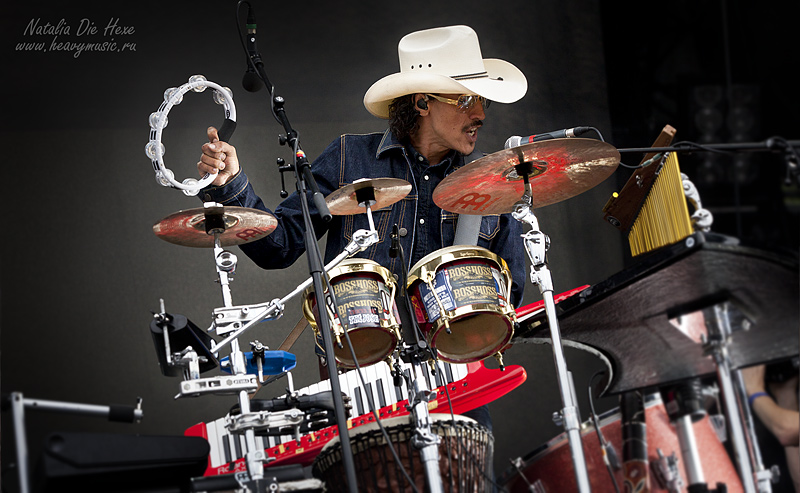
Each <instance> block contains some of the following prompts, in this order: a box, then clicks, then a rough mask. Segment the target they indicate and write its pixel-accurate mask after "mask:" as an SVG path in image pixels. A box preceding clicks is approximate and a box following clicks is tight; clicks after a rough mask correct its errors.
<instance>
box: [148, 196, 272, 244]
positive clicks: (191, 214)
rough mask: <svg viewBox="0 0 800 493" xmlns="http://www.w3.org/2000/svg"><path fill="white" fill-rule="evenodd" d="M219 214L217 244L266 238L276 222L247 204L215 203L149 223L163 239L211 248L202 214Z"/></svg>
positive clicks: (212, 236) (212, 237) (211, 236)
mask: <svg viewBox="0 0 800 493" xmlns="http://www.w3.org/2000/svg"><path fill="white" fill-rule="evenodd" d="M207 212H209V213H211V214H216V215H220V214H221V217H222V220H223V221H224V226H225V227H224V230H223V229H222V228H220V231H221V232H220V233H219V239H220V245H221V246H231V245H241V244H243V243H249V242H251V241H255V240H259V239H261V238H264V237H266V236H267V235H269V234H270V233H272V232H273V231H274V230H275V227H276V226H277V225H278V221H277V220H276V219H275V216H273V215H272V214H270V213H269V212H264V211H261V210H258V209H249V208H247V207H227V206H215V207H210V208H205V207H204V208H199V209H188V210H184V211H178V212H175V213H173V214H170V215H169V216H167V217H165V218H164V219H162V220H160V221H158V222H157V223H155V224H154V225H153V232H154V233H155V234H156V236H158V237H159V238H161V239H162V240H164V241H168V242H170V243H175V244H176V245H183V246H189V247H200V248H202V247H206V248H208V247H213V246H214V235H213V234H208V233H206V222H207V221H206V213H207Z"/></svg>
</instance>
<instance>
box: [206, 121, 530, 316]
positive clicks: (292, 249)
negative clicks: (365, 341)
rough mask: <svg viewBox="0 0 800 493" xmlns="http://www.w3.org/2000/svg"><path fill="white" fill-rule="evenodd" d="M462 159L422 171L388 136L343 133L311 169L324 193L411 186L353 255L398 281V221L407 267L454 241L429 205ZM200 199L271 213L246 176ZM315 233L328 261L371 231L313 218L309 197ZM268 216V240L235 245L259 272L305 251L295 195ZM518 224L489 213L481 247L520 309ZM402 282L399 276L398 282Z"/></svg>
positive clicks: (362, 220) (349, 219) (420, 162)
mask: <svg viewBox="0 0 800 493" xmlns="http://www.w3.org/2000/svg"><path fill="white" fill-rule="evenodd" d="M464 164H465V163H464V156H462V155H461V154H459V153H457V152H455V151H453V152H452V153H451V154H450V155H449V156H448V158H447V159H446V160H445V161H444V162H443V163H440V164H438V165H436V166H430V167H429V166H427V162H426V161H425V160H424V157H422V156H421V155H419V154H418V153H417V152H416V151H415V150H414V149H413V148H411V147H410V146H408V147H406V146H404V145H403V144H402V143H400V142H398V141H397V139H396V138H395V137H394V135H393V134H392V133H391V132H390V131H388V130H387V131H386V132H384V133H371V134H365V135H352V134H347V135H342V136H341V137H340V138H339V139H337V140H335V141H334V142H332V143H331V144H330V145H329V146H328V147H327V148H326V149H325V150H324V151H323V153H322V154H321V155H320V156H319V157H318V158H317V159H316V160H315V161H314V162H313V163H312V165H311V170H312V172H313V174H314V177H315V179H316V182H317V185H318V186H319V189H320V192H321V193H322V195H323V196H328V195H329V194H330V193H331V192H333V191H335V190H337V189H338V188H340V187H342V186H344V185H347V184H350V183H352V182H354V181H355V180H358V179H361V178H383V177H391V178H400V179H403V180H406V181H407V182H409V183H410V184H411V185H412V188H411V192H409V194H408V195H407V196H406V197H405V198H403V199H401V200H400V201H398V202H396V203H394V204H392V205H391V206H388V207H385V208H383V209H378V210H375V211H373V219H374V224H375V229H376V230H377V232H378V235H379V240H380V241H379V243H377V244H375V245H373V246H371V247H370V248H368V249H367V250H365V251H363V252H361V253H359V254H357V255H356V256H358V257H362V258H368V259H372V260H374V261H376V262H377V263H378V264H380V265H382V266H384V267H386V268H388V269H389V270H390V271H391V272H392V273H393V274H394V275H395V278H397V277H398V276H402V274H401V272H400V267H401V266H400V265H399V256H398V257H396V258H392V257H390V255H389V247H390V245H391V239H390V235H391V232H392V229H393V226H394V225H395V224H397V226H398V228H399V232H400V235H399V236H400V238H399V243H400V246H401V247H402V249H403V252H404V258H405V260H406V263H407V264H408V265H406V269H411V267H412V266H413V265H414V263H415V262H417V261H418V260H419V259H421V258H422V257H423V256H425V255H427V254H429V253H431V252H434V251H436V250H438V249H441V248H443V247H446V246H450V245H452V243H453V239H454V236H455V228H456V222H457V219H458V215H457V214H454V213H450V212H447V211H444V210H441V209H440V208H439V207H437V206H436V205H435V204H434V203H433V199H432V192H433V189H434V188H435V186H436V185H437V184H438V183H439V182H440V181H441V180H442V179H443V178H444V177H445V176H446V175H447V174H449V173H450V172H452V171H454V170H455V169H457V168H459V167H461V166H463V165H464ZM200 198H201V199H202V200H204V201H214V202H218V203H221V204H223V205H228V206H239V207H248V208H254V209H260V210H264V211H268V209H267V208H266V206H265V205H264V203H263V202H262V200H261V199H260V198H259V197H258V196H257V195H256V193H255V192H254V190H253V187H252V185H251V184H250V183H249V181H248V178H247V176H246V175H245V173H243V172H240V173H239V174H238V175H236V176H235V177H234V178H233V179H231V180H230V181H229V182H228V183H227V184H225V185H223V186H221V187H208V188H206V189H204V190H203V191H201V193H200ZM308 202H309V207H310V209H311V215H312V221H313V225H314V231H315V233H316V235H317V238H318V239H319V238H321V237H322V236H323V235H324V234H325V233H326V232H327V233H328V238H327V247H326V252H325V263H326V264H327V263H328V262H330V261H331V260H332V259H333V258H334V257H336V255H338V254H339V253H340V252H342V251H343V250H344V247H345V246H346V245H347V244H348V243H349V242H350V240H351V239H352V235H353V232H355V231H357V230H359V229H365V230H368V229H369V224H368V220H367V215H366V214H365V213H364V214H356V215H347V216H340V215H334V216H333V219H332V220H331V221H330V222H327V223H326V222H324V221H323V220H322V218H321V217H320V215H319V214H318V213H317V211H316V209H315V207H314V204H313V201H312V200H311V194H310V192H309V196H308ZM270 212H272V213H273V214H274V215H275V217H276V218H277V220H278V226H277V228H276V229H275V231H273V232H272V233H271V234H269V235H268V236H266V237H264V238H262V239H259V240H256V241H252V242H249V243H245V244H242V245H240V248H241V250H242V251H243V252H244V253H245V254H246V255H247V256H248V257H250V258H251V259H252V260H253V261H254V262H255V263H256V264H257V265H258V266H260V267H262V268H264V269H279V268H285V267H288V266H289V265H291V264H292V263H294V261H295V260H297V259H298V258H299V257H300V256H301V255H302V254H303V253H304V252H305V250H306V248H305V242H304V236H303V231H304V229H303V228H304V226H303V216H302V209H301V204H300V197H299V194H298V192H297V191H295V192H294V193H292V194H291V195H290V196H289V197H288V198H286V199H285V200H284V201H283V202H281V204H280V205H278V207H276V208H275V210H274V211H270ZM521 234H522V225H521V223H520V222H519V221H517V220H515V219H514V218H512V217H511V215H510V214H502V215H488V216H484V217H483V218H482V220H481V228H480V234H479V238H478V246H481V247H484V248H487V249H488V250H490V251H492V252H494V253H495V254H497V255H499V256H500V257H501V258H503V259H504V260H505V261H506V263H507V264H508V266H509V270H510V272H511V276H512V281H513V285H512V295H513V298H512V300H513V303H514V305H515V306H519V305H520V304H521V301H522V291H523V288H524V286H525V280H526V272H525V265H526V262H525V252H524V247H523V243H522V240H521V238H520V235H521ZM401 278H402V277H401Z"/></svg>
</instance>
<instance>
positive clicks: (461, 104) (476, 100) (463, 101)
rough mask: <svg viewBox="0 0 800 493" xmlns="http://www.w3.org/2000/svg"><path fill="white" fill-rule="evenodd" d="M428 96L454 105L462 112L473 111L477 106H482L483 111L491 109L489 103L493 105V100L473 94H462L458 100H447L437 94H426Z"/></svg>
mask: <svg viewBox="0 0 800 493" xmlns="http://www.w3.org/2000/svg"><path fill="white" fill-rule="evenodd" d="M426 96H429V97H432V98H433V99H435V100H437V101H441V102H442V103H447V104H452V105H453V106H455V107H456V108H458V109H460V110H461V111H467V110H469V109H472V107H474V106H475V105H476V104H480V105H481V106H482V107H483V109H486V108H488V107H489V103H491V100H489V99H486V98H484V97H483V96H475V95H472V94H462V95H461V96H459V97H458V99H450V98H445V97H442V96H438V95H436V94H426Z"/></svg>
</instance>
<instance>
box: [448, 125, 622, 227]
mask: <svg viewBox="0 0 800 493" xmlns="http://www.w3.org/2000/svg"><path fill="white" fill-rule="evenodd" d="M619 159H620V157H619V151H617V150H616V149H615V148H614V147H613V146H611V145H610V144H607V143H605V142H602V141H599V140H594V139H579V138H569V139H553V140H545V141H541V142H533V143H530V144H524V145H521V146H518V147H512V148H510V149H504V150H502V151H499V152H495V153H494V154H489V155H488V156H485V157H482V158H480V159H476V160H475V161H473V162H471V163H469V164H467V165H466V166H464V167H462V168H459V169H458V170H456V171H454V172H453V173H451V174H450V175H448V176H447V177H446V178H445V179H444V180H442V182H441V183H440V184H439V185H438V186H437V187H436V189H435V190H434V191H433V201H434V202H435V203H436V205H438V206H439V207H441V208H442V209H444V210H446V211H450V212H455V213H458V214H469V215H486V214H504V213H507V212H511V211H512V210H513V208H514V204H516V203H517V201H518V200H519V199H520V198H521V197H522V194H523V193H524V191H525V186H524V183H523V179H522V176H521V175H519V174H518V173H517V171H516V168H515V166H516V165H518V164H520V163H527V164H528V165H529V167H530V172H529V175H528V176H529V178H528V179H529V180H530V183H531V189H532V193H533V202H532V207H533V208H534V209H535V208H537V207H543V206H546V205H550V204H555V203H556V202H561V201H562V200H566V199H568V198H571V197H574V196H576V195H578V194H580V193H583V192H585V191H587V190H589V189H590V188H593V187H594V186H596V185H598V184H599V183H600V182H602V181H603V180H605V179H606V178H608V177H609V176H610V175H611V173H613V172H614V170H616V169H617V166H618V165H619Z"/></svg>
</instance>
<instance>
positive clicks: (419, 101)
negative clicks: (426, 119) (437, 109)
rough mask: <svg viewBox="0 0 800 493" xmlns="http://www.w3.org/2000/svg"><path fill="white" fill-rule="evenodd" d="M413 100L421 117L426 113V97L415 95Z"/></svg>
mask: <svg viewBox="0 0 800 493" xmlns="http://www.w3.org/2000/svg"><path fill="white" fill-rule="evenodd" d="M414 99H416V103H415V104H416V107H417V108H418V109H419V110H420V112H419V114H420V115H422V114H423V112H427V111H428V97H427V96H425V95H424V94H415V95H414Z"/></svg>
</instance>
